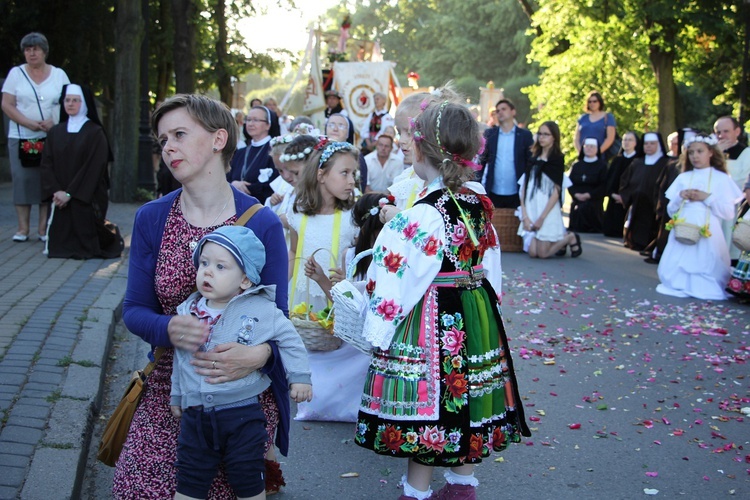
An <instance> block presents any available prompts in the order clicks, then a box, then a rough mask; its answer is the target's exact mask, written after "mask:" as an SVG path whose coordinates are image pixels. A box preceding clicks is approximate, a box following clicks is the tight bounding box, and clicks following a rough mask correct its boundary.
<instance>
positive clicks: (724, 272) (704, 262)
mask: <svg viewBox="0 0 750 500" xmlns="http://www.w3.org/2000/svg"><path fill="white" fill-rule="evenodd" d="M684 189H698V190H701V191H704V192H707V193H711V195H710V196H709V197H708V198H706V200H705V201H686V202H685V203H684V204H683V203H682V198H681V197H680V191H682V190H684ZM665 196H666V197H667V198H668V199H669V205H667V212H669V215H670V217H671V216H674V215H675V213H677V212H678V211H679V212H680V215H679V217H680V218H684V219H685V222H688V223H691V224H695V225H698V226H703V225H704V224H706V220H707V219H708V224H709V231H710V232H711V236H710V237H708V238H701V239H700V240H699V241H698V243H696V244H695V245H685V244H684V243H680V242H679V241H677V239H676V238H675V235H674V231H670V233H669V240H667V246H666V248H665V249H664V254H662V256H661V260H660V261H659V267H658V268H657V274H658V275H659V281H660V282H661V283H659V285H658V286H657V287H656V291H657V292H659V293H663V294H665V295H672V296H674V297H694V298H696V299H702V300H725V299H726V298H727V295H726V293H724V287H726V286H727V283H729V278H730V277H731V268H730V260H729V249H728V248H727V243H726V240H725V238H724V234H723V232H722V229H721V220H732V219H733V218H734V206H735V202H736V200H738V199H739V198H740V197H741V196H742V191H740V190H739V188H738V187H737V185H736V184H735V183H734V181H733V180H732V178H731V177H729V176H728V175H727V174H725V173H724V172H719V171H718V170H716V169H714V168H713V167H709V168H701V169H696V170H691V171H688V172H684V173H682V174H680V175H678V176H677V178H676V179H675V181H674V182H673V183H672V185H671V186H669V188H668V189H667V191H666V193H665Z"/></svg>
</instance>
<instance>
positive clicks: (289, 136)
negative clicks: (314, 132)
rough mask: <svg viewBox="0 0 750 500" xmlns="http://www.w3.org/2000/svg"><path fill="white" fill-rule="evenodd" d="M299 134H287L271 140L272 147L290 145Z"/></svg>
mask: <svg viewBox="0 0 750 500" xmlns="http://www.w3.org/2000/svg"><path fill="white" fill-rule="evenodd" d="M297 135H298V134H287V135H280V136H278V137H274V138H273V139H271V147H274V146H278V145H279V144H289V143H290V142H292V141H293V140H294V138H295V137H297Z"/></svg>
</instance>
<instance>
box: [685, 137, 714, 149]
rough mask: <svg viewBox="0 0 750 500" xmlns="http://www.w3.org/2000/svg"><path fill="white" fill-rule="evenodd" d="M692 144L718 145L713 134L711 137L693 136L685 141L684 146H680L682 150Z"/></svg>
mask: <svg viewBox="0 0 750 500" xmlns="http://www.w3.org/2000/svg"><path fill="white" fill-rule="evenodd" d="M694 142H702V143H704V144H708V145H709V146H716V145H717V144H718V143H719V140H718V139H717V138H716V136H715V135H714V134H711V135H702V134H698V135H694V136H693V137H691V138H689V139H685V142H684V144H683V145H682V147H683V148H687V147H688V146H690V145H691V144H692V143H694Z"/></svg>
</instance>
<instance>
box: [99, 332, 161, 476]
mask: <svg viewBox="0 0 750 500" xmlns="http://www.w3.org/2000/svg"><path fill="white" fill-rule="evenodd" d="M164 350H165V348H164V347H158V348H157V349H156V350H155V351H154V361H151V362H149V363H148V364H147V365H146V367H145V368H144V369H143V370H137V371H135V372H133V375H132V377H131V379H130V383H129V384H128V387H127V388H126V389H125V394H123V396H122V399H121V400H120V404H118V405H117V408H115V411H114V413H112V416H111V417H109V421H108V422H107V426H106V427H105V428H104V432H103V433H102V440H101V442H100V443H99V452H98V453H97V455H96V458H97V460H99V461H100V462H102V463H103V464H105V465H108V466H110V467H114V466H115V464H116V463H117V459H118V458H120V452H121V451H122V445H123V444H125V438H127V437H128V431H129V430H130V422H132V421H133V415H135V410H136V408H138V403H140V402H141V397H142V396H143V389H144V387H145V386H146V383H147V382H148V377H149V375H151V372H152V371H153V369H154V368H155V367H156V364H157V363H158V362H159V358H161V355H162V354H164Z"/></svg>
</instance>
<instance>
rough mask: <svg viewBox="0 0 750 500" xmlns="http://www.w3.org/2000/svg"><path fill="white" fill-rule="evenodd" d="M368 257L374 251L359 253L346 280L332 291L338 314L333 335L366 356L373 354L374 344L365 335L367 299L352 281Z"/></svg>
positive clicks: (349, 269) (350, 265) (350, 266)
mask: <svg viewBox="0 0 750 500" xmlns="http://www.w3.org/2000/svg"><path fill="white" fill-rule="evenodd" d="M368 255H372V250H365V251H364V252H360V253H358V254H357V255H356V256H355V257H354V259H353V260H352V262H351V263H350V264H349V267H347V270H346V280H344V281H340V282H339V283H336V285H335V286H334V287H333V288H332V289H331V297H332V298H333V309H334V311H335V312H336V314H335V316H334V318H333V334H334V335H335V336H336V337H338V338H340V339H342V340H343V341H345V342H346V343H347V344H350V345H351V346H352V347H354V348H356V349H357V350H359V351H361V352H363V353H365V354H370V353H371V352H372V344H370V343H369V342H368V341H367V340H365V338H364V335H363V331H364V326H365V312H366V311H365V310H363V308H362V303H363V301H365V300H366V299H365V297H364V296H363V295H362V293H361V292H360V291H359V290H358V289H357V288H356V287H355V286H354V285H352V283H351V280H352V278H353V277H354V273H355V271H356V269H357V263H358V262H359V261H360V260H362V259H363V258H364V257H367V256H368Z"/></svg>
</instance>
